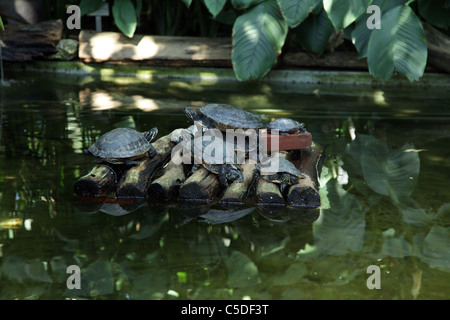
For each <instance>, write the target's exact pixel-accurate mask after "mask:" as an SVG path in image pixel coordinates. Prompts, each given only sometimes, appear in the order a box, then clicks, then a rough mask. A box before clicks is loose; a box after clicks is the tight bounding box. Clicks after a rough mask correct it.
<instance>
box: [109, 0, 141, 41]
mask: <svg viewBox="0 0 450 320" xmlns="http://www.w3.org/2000/svg"><path fill="white" fill-rule="evenodd" d="M112 12H113V16H114V22H115V23H116V25H117V27H118V28H119V30H120V31H122V32H123V34H125V35H126V36H127V37H129V38H132V37H133V35H134V32H135V31H136V26H137V19H136V10H135V8H134V5H133V3H131V1H130V0H115V1H114V5H113V6H112Z"/></svg>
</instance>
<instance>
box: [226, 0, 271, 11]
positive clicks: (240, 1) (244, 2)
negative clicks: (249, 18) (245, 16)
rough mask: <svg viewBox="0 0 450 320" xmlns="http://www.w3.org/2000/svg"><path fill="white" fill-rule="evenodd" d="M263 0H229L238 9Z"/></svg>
mask: <svg viewBox="0 0 450 320" xmlns="http://www.w3.org/2000/svg"><path fill="white" fill-rule="evenodd" d="M263 1H265V0H231V4H232V5H233V7H235V8H236V9H238V10H242V9H247V8H250V7H251V6H254V5H255V4H258V3H260V2H263Z"/></svg>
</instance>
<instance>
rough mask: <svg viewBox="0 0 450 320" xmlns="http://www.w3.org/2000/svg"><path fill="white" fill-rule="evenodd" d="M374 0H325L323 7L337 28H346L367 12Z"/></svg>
mask: <svg viewBox="0 0 450 320" xmlns="http://www.w3.org/2000/svg"><path fill="white" fill-rule="evenodd" d="M371 2H372V0H323V7H324V8H325V10H326V11H327V13H328V16H329V17H330V20H331V22H333V25H334V27H335V28H336V29H345V28H346V27H348V26H349V25H350V24H351V23H352V22H353V21H355V20H356V19H357V18H358V17H359V16H360V15H362V14H363V13H364V12H366V10H367V7H368V6H369V5H370V4H371Z"/></svg>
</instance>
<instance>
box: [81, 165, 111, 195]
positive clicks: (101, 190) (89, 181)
mask: <svg viewBox="0 0 450 320" xmlns="http://www.w3.org/2000/svg"><path fill="white" fill-rule="evenodd" d="M117 178H118V177H117V173H116V172H115V170H114V169H113V168H112V167H111V166H107V165H96V166H94V167H93V168H92V169H91V171H89V173H88V174H86V175H84V176H82V177H81V178H79V179H78V180H77V181H76V182H75V184H74V186H73V189H74V192H75V194H76V195H78V196H96V195H102V194H105V193H108V192H110V191H113V190H114V189H115V186H116V183H117Z"/></svg>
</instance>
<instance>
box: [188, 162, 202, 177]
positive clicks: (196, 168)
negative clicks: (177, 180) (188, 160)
mask: <svg viewBox="0 0 450 320" xmlns="http://www.w3.org/2000/svg"><path fill="white" fill-rule="evenodd" d="M201 166H202V165H201V164H193V165H192V168H191V170H190V171H189V173H188V176H190V175H192V174H193V173H194V172H195V171H197V170H198V169H199V168H200V167H201Z"/></svg>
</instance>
